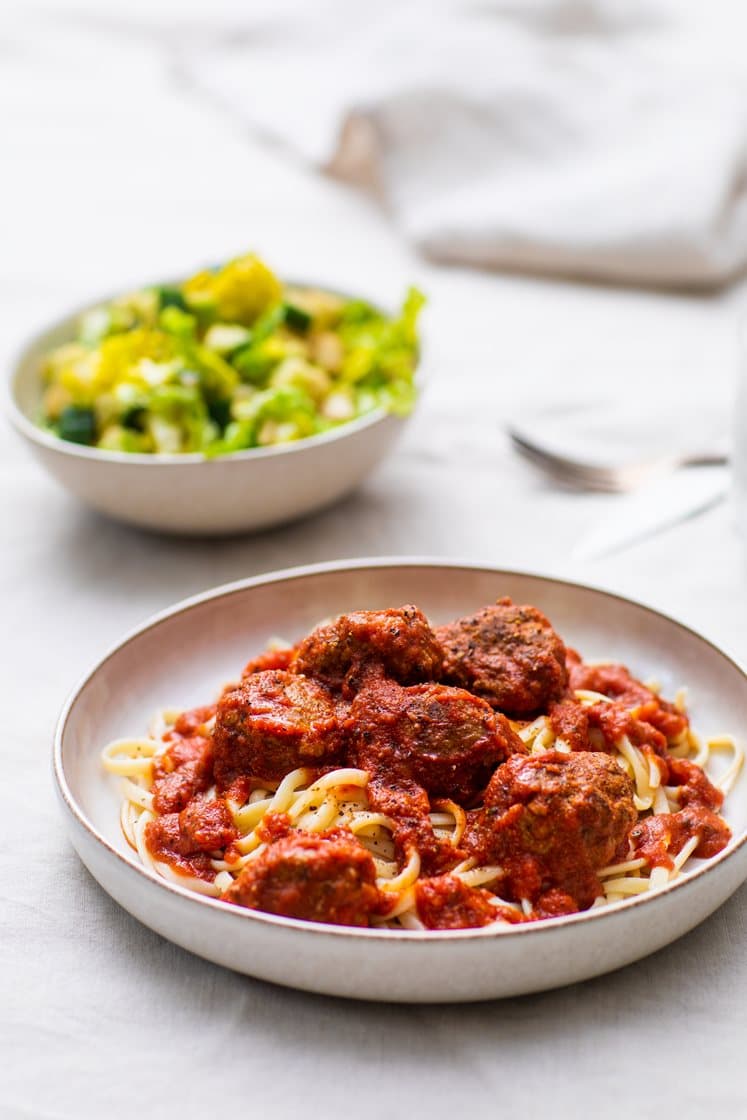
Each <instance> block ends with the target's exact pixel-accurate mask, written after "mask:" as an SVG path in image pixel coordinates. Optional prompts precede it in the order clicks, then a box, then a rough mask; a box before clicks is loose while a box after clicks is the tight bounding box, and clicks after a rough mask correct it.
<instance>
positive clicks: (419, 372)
mask: <svg viewBox="0 0 747 1120" xmlns="http://www.w3.org/2000/svg"><path fill="white" fill-rule="evenodd" d="M183 280H184V277H183V276H182V277H179V278H177V279H174V278H173V277H172V278H171V279H167V280H164V279H160V280H153V281H149V282H146V283H142V284H140V285H136V286H135V287H134V288H132V289H130V290H134V291H139V290H141V289H145V288H152V287H164V286H168V285H173V284H178V283H182V282H183ZM282 283H283V285H284V286H290V287H296V288H319V290H320V291H325V292H329V293H330V294H331V295H338V296H342V297H343V298H345V299H363V298H365V297H363V296H359V295H356V294H354V293H352V292H343V291H340V290H339V289H336V288H331V287H327V286H326V285H325V286H320V285H316V284H312V283H310V282H309V281H308V280H303V281H302V280H295V279H294V280H283V281H282ZM121 295H122V290H119V291H117V292H115V293H113V294H108V295H102V296H100V297H98V298H97V299H88V300H86V301H85V302H84V303H82V304H77V305H76V306H75V307H74V308H72V309H71V310H70V311H68V312H67V313H66V314H64V315H58V316H56V317H55V319H54V320H53V321H52V322H50V323H47V325H46V326H44V327H42V328H40V329H37V330H35V331H33V333H31V334H30V335H28V336H27V337H26V339H25V341H24V342H23V343H21V345H20V346H19V347H17V348H16V350H15V353H14V355H13V356H12V358H11V360H10V363H9V370H10V372H9V374H8V376H7V377H6V379H5V384H4V388H5V392H4V397H5V401H4V406H5V413H6V415H7V417H8V419H9V421H10V423H11V424H12V425H13V427H14V428H15V429H16V431H17V432H18V433H19V434H20V435H22V436H24V437H25V438H26V439H29V440H31V441H32V442H34V443H37V444H40V445H41V446H42V447H46V448H48V449H49V450H50V451H57V452H59V453H60V454H62V455H69V456H71V457H72V458H74V459H84V460H85V459H88V460H90V461H92V462H99V463H101V462H105V463H127V464H129V465H130V466H150V467H164V468H167V467H173V466H188V467H189V466H191V467H200V466H202V467H204V466H207V465H210V464H213V463H241V462H253V461H257V460H259V459H273V458H276V457H278V456H284V455H293V454H295V453H297V452H300V451H303V450H305V449H307V448H309V447H317V446H319V445H321V444H326V443H336V442H337V441H338V440H341V439H346V438H347V437H348V436H352V435H355V433H356V432H360V431H363V430H365V429H366V428H371V427H373V426H374V425H375V424H380V423H382V421H384V420H386V419H388V418H389V417H390V416H391V415H392V413H389V412H387V411H385V409H383V408H375V409H372V410H371V412H367V413H366V414H365V415H364V416H358V417H356V418H355V419H354V420H349V421H347V422H346V423H345V424H341V425H340V426H339V427H338V428H333V429H332V430H331V431H329V432H321V433H319V434H318V435H314V436H307V437H306V438H304V439H297V440H293V441H292V442H291V443H281V444H276V445H274V446H271V447H252V448H248V449H247V450H245V451H232V452H230V453H229V454H227V455H216V456H215V457H214V458H208V457H207V456H205V455H202V454H200V453H199V452H184V453H183V454H181V453H180V454H154V453H150V454H145V453H143V452H137V451H132V452H130V451H106V450H104V449H102V448H99V447H88V446H87V445H86V444H81V443H74V442H73V441H72V440H65V439H61V438H60V437H59V436H55V435H52V434H51V433H49V432H47V431H45V430H44V428H41V427H39V425H38V424H35V423H34V421H33V420H30V419H29V417H28V416H27V415H26V413H25V412H24V411H23V409H22V408H21V406H20V404H19V403H18V400H17V399H16V394H17V390H18V381H19V375H20V372H21V369H22V367H23V366H24V364H25V362H26V361H27V360H28V357H29V354H30V353H31V351H32V350H34V349H35V348H36V347H37V346H38V345H39V342H40V341H41V339H43V338H44V337H45V336H46V335H49V334H52V333H54V332H56V331H58V330H62V329H63V328H64V327H66V326H68V325H69V324H72V323H73V322H74V320H76V319H77V318H78V317H79V316H81V315H84V314H85V313H86V312H87V311H93V310H94V309H95V308H97V307H100V306H101V305H102V304H104V303H108V302H110V301H111V300H113V299H117V298H118V297H119V296H121ZM368 302H371V301H370V300H369V301H368ZM372 306H373V307H376V308H377V310H381V307H380V305H379V304H377V303H372ZM390 313H391V312H390ZM422 350H423V346H422V340H421V341H420V344H419V346H418V351H417V362H416V366H415V383H416V387H417V390H418V397H420V395H421V393H422V391H423V382H424V374H423V369H422ZM416 405H417V401H416Z"/></svg>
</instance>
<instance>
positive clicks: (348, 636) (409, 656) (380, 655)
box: [292, 606, 443, 695]
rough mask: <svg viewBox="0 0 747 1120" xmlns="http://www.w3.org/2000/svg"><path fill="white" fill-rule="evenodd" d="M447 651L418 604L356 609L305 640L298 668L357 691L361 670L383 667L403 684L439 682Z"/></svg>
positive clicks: (298, 655) (349, 692) (299, 651)
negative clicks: (364, 609)
mask: <svg viewBox="0 0 747 1120" xmlns="http://www.w3.org/2000/svg"><path fill="white" fill-rule="evenodd" d="M442 659H443V651H442V649H441V647H440V645H439V644H438V642H437V641H436V638H435V635H434V633H433V631H432V630H431V628H430V626H429V625H428V620H427V619H426V617H425V615H423V614H422V612H421V611H419V610H418V608H417V607H412V606H405V607H397V608H391V609H389V610H384V611H354V612H353V613H352V614H343V615H341V616H340V617H339V618H337V619H335V621H334V622H330V623H329V624H328V625H327V626H320V627H319V628H318V629H316V630H314V631H313V632H312V633H311V634H309V636H308V638H305V639H304V640H303V641H302V642H300V643H299V645H298V648H297V650H296V654H295V657H294V659H293V663H292V668H293V670H294V671H295V672H297V673H305V674H306V675H307V676H309V677H315V678H316V679H317V680H321V681H324V683H325V684H327V685H329V686H330V687H331V688H334V689H342V690H343V691H344V692H345V693H346V694H347V695H354V694H355V692H357V690H358V688H359V687H360V679H359V678H360V677H361V674H363V675H365V673H364V670H365V669H366V668H367V667H370V666H378V667H379V668H381V669H382V670H383V672H385V673H386V675H387V676H389V677H393V678H394V680H396V681H399V682H400V684H415V683H417V682H418V681H430V680H438V678H439V677H440V676H441V662H442Z"/></svg>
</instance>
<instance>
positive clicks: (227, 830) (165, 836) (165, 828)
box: [145, 798, 239, 882]
mask: <svg viewBox="0 0 747 1120" xmlns="http://www.w3.org/2000/svg"><path fill="white" fill-rule="evenodd" d="M238 836H239V833H238V831H237V829H236V828H235V827H234V824H233V820H232V819H231V814H230V813H229V811H228V809H227V808H226V805H225V802H224V801H200V800H199V799H198V798H195V799H194V800H193V801H191V802H190V804H189V805H188V806H187V807H186V809H183V810H182V811H181V812H180V813H166V814H165V815H164V816H159V817H157V818H156V819H155V820H154V821H150V822H149V823H148V824H147V825H146V826H145V843H146V845H147V848H148V851H149V852H150V854H151V855H152V856H153V858H154V859H157V860H161V861H162V862H164V863H168V864H169V865H170V866H171V867H173V868H174V869H175V870H177V871H181V872H182V873H183V874H186V875H194V876H195V877H196V878H198V879H205V880H207V881H208V882H212V881H213V879H214V878H215V871H214V870H213V867H212V863H211V855H210V853H220V851H221V849H223V848H226V847H228V846H229V845H230V844H232V843H233V842H234V840H237V839H238Z"/></svg>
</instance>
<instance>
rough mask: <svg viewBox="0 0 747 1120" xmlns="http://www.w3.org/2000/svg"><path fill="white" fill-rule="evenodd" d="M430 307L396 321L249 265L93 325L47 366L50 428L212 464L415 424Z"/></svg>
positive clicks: (415, 300) (45, 410) (90, 320)
mask: <svg viewBox="0 0 747 1120" xmlns="http://www.w3.org/2000/svg"><path fill="white" fill-rule="evenodd" d="M424 302H425V298H424V296H423V295H422V294H421V293H420V292H419V291H417V290H416V289H415V288H411V289H410V290H409V292H408V293H407V295H406V298H405V301H404V303H403V306H402V309H401V311H400V313H399V314H398V315H397V316H394V317H392V316H390V315H386V314H384V313H383V312H382V311H380V310H379V309H378V308H376V307H373V306H372V305H371V304H368V303H365V302H364V301H361V300H352V299H345V298H344V297H342V296H338V295H336V294H334V293H331V292H325V291H321V290H316V289H310V288H290V287H288V286H284V285H283V284H282V283H281V281H280V280H279V279H278V278H277V277H276V276H275V274H274V273H273V272H271V270H270V269H269V268H268V267H267V265H265V264H264V263H263V262H262V261H261V260H259V258H258V257H256V256H254V255H251V254H250V255H247V256H244V257H240V258H238V259H236V260H233V261H230V262H229V263H228V264H226V265H224V266H222V267H220V268H216V269H212V270H205V271H202V272H199V273H197V274H196V275H194V276H191V277H190V278H189V279H187V280H185V281H184V282H183V283H182V284H178V285H172V286H169V287H160V288H148V289H143V290H142V291H138V292H134V293H132V294H129V295H125V296H122V297H120V298H119V299H116V300H112V301H111V302H110V303H108V304H105V305H103V306H101V307H96V308H93V309H92V310H90V311H88V312H86V314H84V315H83V316H81V319H80V322H79V324H78V330H77V334H76V337H75V339H74V340H72V341H71V342H68V343H65V344H64V345H62V346H59V347H57V348H56V349H54V350H52V351H50V352H49V353H48V354H47V355H46V356H45V358H44V361H43V367H42V373H43V378H44V384H45V390H44V395H43V401H42V415H41V417H40V423H41V424H42V425H43V426H44V427H46V428H47V429H49V430H50V431H52V432H54V433H55V434H57V435H58V436H59V437H60V438H62V439H69V440H73V441H74V442H77V443H87V444H89V445H91V446H95V447H100V448H103V449H104V450H110V451H124V452H140V453H155V454H178V453H186V452H198V453H202V454H204V455H206V456H209V457H213V456H217V455H227V454H230V453H232V452H235V451H244V450H246V449H248V448H254V447H268V446H272V445H275V444H280V443H288V442H292V441H294V440H298V439H306V438H308V437H309V436H314V435H318V434H319V433H321V432H325V431H328V430H330V429H332V428H336V427H338V426H339V425H341V424H346V423H349V422H350V421H351V420H354V419H356V418H357V417H359V416H363V415H365V414H366V413H368V412H371V411H372V410H376V409H383V410H385V411H386V412H392V413H395V414H396V415H398V416H405V415H407V413H409V412H410V411H411V409H412V407H413V405H414V403H415V399H416V395H417V394H416V387H415V383H414V374H415V368H416V365H417V358H418V333H417V320H418V315H419V313H420V310H421V308H422V306H423V304H424Z"/></svg>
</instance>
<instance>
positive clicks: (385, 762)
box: [349, 678, 525, 804]
mask: <svg viewBox="0 0 747 1120" xmlns="http://www.w3.org/2000/svg"><path fill="white" fill-rule="evenodd" d="M349 727H350V735H351V754H352V757H353V759H354V761H355V763H356V765H358V766H360V767H362V768H363V769H364V770H368V771H369V772H370V773H372V774H376V775H378V776H380V777H381V778H382V780H383V781H387V780H389V779H392V778H409V779H412V780H413V781H415V782H417V783H418V784H419V785H420V786H422V787H423V789H425V790H427V791H428V793H430V794H432V795H434V796H436V797H450V798H452V799H453V800H455V801H458V802H461V803H463V804H469V803H470V802H472V801H474V799H475V797H476V796H477V794H478V793H479V792H480V791H481V790H482V789H484V788H485V786H486V785H487V783H488V781H489V779H490V776H491V774H492V773H493V771H494V770H495V768H496V766H497V765H498V764H499V763H500V762H503V760H504V759H506V758H508V756H509V755H510V754H514V753H515V752H517V751H518V752H521V753H523V752H524V751H525V747H524V744H523V743H522V741H521V739H519V737H518V736H517V735H516V734H515V733H514V731H512V729H511V727H510V725H509V723H508V720H506V718H505V717H504V716H502V715H501V714H500V713H499V712H494V711H493V709H492V708H491V707H490V705H489V704H486V703H485V701H484V700H480V699H479V697H477V696H473V695H472V694H471V693H470V692H466V691H465V690H464V689H462V688H450V687H449V686H448V685H442V684H418V685H411V686H410V687H409V688H403V687H402V686H401V685H398V684H396V683H395V682H394V681H390V680H386V679H384V678H381V679H379V680H376V681H370V682H369V683H368V684H367V685H366V687H364V688H363V689H362V690H361V691H360V692H359V693H358V695H357V696H356V698H355V700H354V701H353V703H352V705H351V707H350V720H349Z"/></svg>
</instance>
